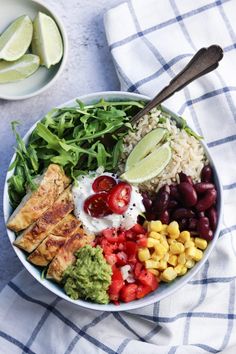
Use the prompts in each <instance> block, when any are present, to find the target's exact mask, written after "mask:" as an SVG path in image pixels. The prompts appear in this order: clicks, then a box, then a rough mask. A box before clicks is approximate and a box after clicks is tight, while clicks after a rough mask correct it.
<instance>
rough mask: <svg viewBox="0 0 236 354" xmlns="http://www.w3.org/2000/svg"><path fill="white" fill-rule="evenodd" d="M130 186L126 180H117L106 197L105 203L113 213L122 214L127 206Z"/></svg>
mask: <svg viewBox="0 0 236 354" xmlns="http://www.w3.org/2000/svg"><path fill="white" fill-rule="evenodd" d="M131 191H132V187H131V185H130V184H128V183H126V182H119V183H118V184H117V185H116V186H114V187H113V188H112V189H111V190H110V192H109V193H108V197H107V205H108V207H109V208H110V209H111V210H112V211H113V213H115V214H124V212H126V210H127V209H128V207H129V203H130V198H131Z"/></svg>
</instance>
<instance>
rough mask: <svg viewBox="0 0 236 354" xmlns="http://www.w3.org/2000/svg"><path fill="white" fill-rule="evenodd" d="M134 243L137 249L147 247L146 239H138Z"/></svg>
mask: <svg viewBox="0 0 236 354" xmlns="http://www.w3.org/2000/svg"><path fill="white" fill-rule="evenodd" d="M136 242H137V246H138V247H147V237H143V238H140V239H139V240H137V241H136Z"/></svg>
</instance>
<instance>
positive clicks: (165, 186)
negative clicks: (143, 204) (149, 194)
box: [158, 184, 170, 194]
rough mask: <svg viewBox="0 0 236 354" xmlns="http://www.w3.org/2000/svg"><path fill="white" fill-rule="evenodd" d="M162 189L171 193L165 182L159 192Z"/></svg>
mask: <svg viewBox="0 0 236 354" xmlns="http://www.w3.org/2000/svg"><path fill="white" fill-rule="evenodd" d="M162 191H165V192H167V193H169V194H170V187H169V186H168V184H164V186H162V187H161V188H160V189H159V191H158V193H159V192H162Z"/></svg>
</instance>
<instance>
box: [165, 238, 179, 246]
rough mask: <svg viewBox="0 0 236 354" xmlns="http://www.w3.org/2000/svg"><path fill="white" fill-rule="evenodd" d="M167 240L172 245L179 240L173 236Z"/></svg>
mask: <svg viewBox="0 0 236 354" xmlns="http://www.w3.org/2000/svg"><path fill="white" fill-rule="evenodd" d="M167 242H168V244H169V245H172V244H173V243H176V242H177V241H176V240H173V239H172V238H168V239H167Z"/></svg>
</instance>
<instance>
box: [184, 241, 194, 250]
mask: <svg viewBox="0 0 236 354" xmlns="http://www.w3.org/2000/svg"><path fill="white" fill-rule="evenodd" d="M194 246H195V244H194V242H193V241H186V242H185V243H184V247H185V248H190V247H194Z"/></svg>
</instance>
